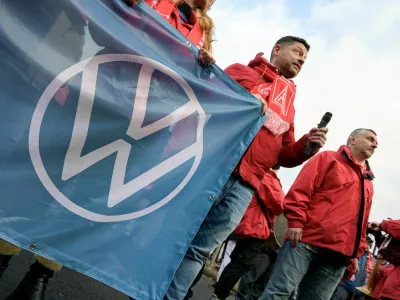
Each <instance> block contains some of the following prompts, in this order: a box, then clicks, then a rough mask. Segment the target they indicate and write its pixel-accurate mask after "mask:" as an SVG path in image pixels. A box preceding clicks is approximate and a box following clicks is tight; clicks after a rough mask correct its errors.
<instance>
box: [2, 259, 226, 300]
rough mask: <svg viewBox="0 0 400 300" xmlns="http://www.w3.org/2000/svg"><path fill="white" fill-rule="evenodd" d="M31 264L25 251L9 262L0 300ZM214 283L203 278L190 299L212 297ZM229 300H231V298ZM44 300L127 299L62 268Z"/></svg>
mask: <svg viewBox="0 0 400 300" xmlns="http://www.w3.org/2000/svg"><path fill="white" fill-rule="evenodd" d="M33 261H34V260H33V257H32V254H30V253H28V252H25V251H24V252H22V253H21V255H20V256H18V257H14V258H13V259H12V260H11V262H10V266H9V267H8V268H7V270H6V271H5V272H4V275H3V277H2V278H1V279H0V300H4V299H5V298H6V297H7V295H8V294H10V293H11V292H12V290H13V289H14V288H15V287H16V286H17V285H18V282H19V281H20V280H21V279H22V278H23V276H24V274H25V272H27V271H28V269H29V266H30V264H31V263H32V262H33ZM213 283H214V282H213V281H212V280H211V279H209V278H208V277H206V276H203V277H202V279H201V280H200V282H199V283H198V284H197V286H196V287H195V288H194V297H193V298H192V299H193V300H207V299H208V298H209V297H210V296H211V294H212V284H213ZM228 299H229V300H233V299H234V297H229V298H228ZM46 300H128V297H127V296H126V295H124V294H122V293H120V292H118V291H116V290H114V289H112V288H110V287H108V286H106V285H104V284H102V283H100V282H98V281H96V280H94V279H91V278H89V277H87V276H85V275H82V274H80V273H77V272H75V271H73V270H70V269H68V268H63V269H62V270H61V271H60V272H59V273H57V274H56V276H55V277H54V278H53V279H52V281H51V284H50V285H49V288H48V291H47V297H46Z"/></svg>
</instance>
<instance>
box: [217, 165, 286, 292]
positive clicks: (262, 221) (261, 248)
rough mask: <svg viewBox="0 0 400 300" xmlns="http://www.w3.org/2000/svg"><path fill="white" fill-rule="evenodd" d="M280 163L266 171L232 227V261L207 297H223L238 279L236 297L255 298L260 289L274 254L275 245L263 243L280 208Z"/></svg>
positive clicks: (281, 198) (280, 210) (281, 193)
mask: <svg viewBox="0 0 400 300" xmlns="http://www.w3.org/2000/svg"><path fill="white" fill-rule="evenodd" d="M279 168H280V166H278V165H276V166H274V167H273V168H272V169H271V170H269V171H268V172H267V173H265V175H264V178H263V180H262V182H261V186H260V188H259V190H258V192H257V194H256V195H254V196H253V199H252V200H251V202H250V205H249V207H248V208H247V210H246V212H245V213H244V215H243V217H242V220H241V221H240V223H239V225H238V227H237V228H236V229H235V231H234V234H235V236H236V237H237V243H236V247H235V249H234V250H233V252H232V254H231V261H230V263H229V264H228V265H227V266H226V267H225V269H224V271H223V272H222V274H221V276H220V278H219V280H218V281H217V283H216V284H215V286H214V294H213V296H212V297H211V298H210V299H221V300H223V299H226V298H227V297H228V296H229V295H230V291H231V290H232V289H233V287H234V286H235V284H236V283H237V282H238V281H239V279H240V283H239V290H238V293H237V296H236V299H258V298H259V296H260V295H261V294H262V291H263V289H262V290H261V291H259V290H257V288H256V287H257V283H258V280H259V279H263V278H262V275H263V274H265V272H267V270H268V269H269V268H270V267H271V265H272V264H273V262H274V261H275V258H276V252H275V250H276V249H275V248H272V246H273V245H272V244H271V247H268V248H266V247H265V240H267V239H268V238H269V237H270V235H271V231H272V229H273V228H271V227H272V224H273V222H274V219H275V217H276V216H277V215H279V214H280V213H282V212H283V198H284V197H285V194H284V193H283V191H282V185H281V183H280V181H279V179H278V177H277V175H276V173H277V171H278V170H279Z"/></svg>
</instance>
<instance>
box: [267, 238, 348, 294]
mask: <svg viewBox="0 0 400 300" xmlns="http://www.w3.org/2000/svg"><path fill="white" fill-rule="evenodd" d="M319 250H320V252H319V253H318V254H317V253H315V252H313V251H311V250H310V249H309V248H308V247H307V244H304V243H299V245H298V246H297V247H295V248H293V247H292V246H291V245H290V243H289V242H288V241H286V242H285V244H284V245H283V247H282V248H281V250H280V251H279V255H278V259H277V261H276V264H275V268H274V270H273V272H272V276H271V279H270V281H269V282H268V284H267V287H266V288H265V290H264V293H263V294H262V296H261V298H260V300H278V299H279V300H283V299H285V300H287V299H289V297H290V295H291V293H292V292H293V291H294V290H296V289H298V293H297V300H329V299H330V298H331V296H332V294H333V292H334V291H335V288H336V286H337V285H338V283H339V282H340V279H341V278H342V277H343V275H344V271H345V264H344V260H342V257H341V258H340V260H339V259H336V256H337V255H336V254H334V253H333V252H331V255H329V254H328V255H321V249H319ZM325 254H326V252H325Z"/></svg>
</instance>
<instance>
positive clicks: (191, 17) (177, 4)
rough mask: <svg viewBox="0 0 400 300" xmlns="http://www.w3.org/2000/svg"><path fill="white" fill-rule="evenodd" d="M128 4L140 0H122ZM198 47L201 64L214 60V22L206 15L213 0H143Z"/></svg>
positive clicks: (208, 63)
mask: <svg viewBox="0 0 400 300" xmlns="http://www.w3.org/2000/svg"><path fill="white" fill-rule="evenodd" d="M124 1H125V3H127V4H128V5H129V6H134V5H136V4H137V3H138V2H139V1H140V0H124ZM143 1H144V2H146V3H147V4H148V5H149V6H150V7H151V8H152V9H154V10H155V11H156V12H158V13H159V14H160V15H161V16H162V17H163V18H164V19H165V20H167V21H168V22H169V23H170V24H171V25H172V26H173V27H174V28H176V29H177V30H178V31H179V32H180V33H182V34H183V35H184V36H185V37H186V38H188V39H189V40H190V41H191V42H192V43H193V44H194V45H196V46H197V48H198V49H199V51H200V53H199V60H200V64H201V65H202V66H208V65H211V64H212V63H214V62H215V58H214V57H213V56H212V55H211V53H212V41H213V33H214V22H213V20H212V19H211V18H210V17H209V16H208V14H207V12H208V11H209V9H210V7H211V5H212V4H213V3H214V2H215V0H173V1H171V0H158V1H153V0H143Z"/></svg>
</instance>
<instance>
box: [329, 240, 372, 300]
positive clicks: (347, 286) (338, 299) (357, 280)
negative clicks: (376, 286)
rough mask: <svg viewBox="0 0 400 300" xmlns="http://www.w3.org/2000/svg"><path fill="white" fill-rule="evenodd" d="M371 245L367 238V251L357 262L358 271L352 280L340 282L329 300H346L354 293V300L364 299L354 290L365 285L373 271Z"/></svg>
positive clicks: (362, 295)
mask: <svg viewBox="0 0 400 300" xmlns="http://www.w3.org/2000/svg"><path fill="white" fill-rule="evenodd" d="M372 244H373V240H372V239H371V238H370V237H369V236H367V249H366V250H365V252H364V255H363V256H362V257H361V258H360V260H359V262H358V269H359V270H360V271H359V272H358V273H357V274H356V275H355V276H354V277H353V278H351V279H350V280H346V281H341V282H340V283H339V285H338V286H337V287H336V290H335V292H334V293H333V295H332V297H331V300H348V299H350V298H351V297H352V295H353V294H354V293H355V296H354V300H361V299H363V297H364V294H362V293H361V292H360V291H357V290H356V287H360V286H363V285H365V284H366V283H367V282H368V279H369V277H370V275H371V272H372V270H373V269H374V266H375V263H376V259H375V257H374V256H373V255H372V253H371V252H370V250H371V247H372Z"/></svg>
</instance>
